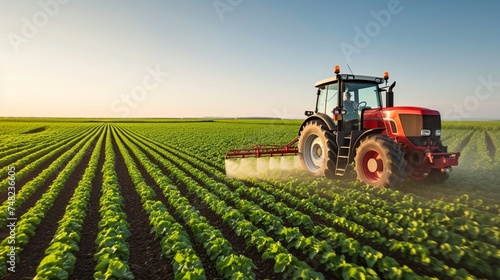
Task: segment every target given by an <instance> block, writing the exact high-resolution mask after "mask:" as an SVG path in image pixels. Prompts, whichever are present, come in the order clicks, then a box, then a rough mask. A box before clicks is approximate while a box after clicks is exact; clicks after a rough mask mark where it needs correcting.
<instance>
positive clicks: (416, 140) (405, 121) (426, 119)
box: [399, 114, 441, 146]
mask: <svg viewBox="0 0 500 280" xmlns="http://www.w3.org/2000/svg"><path fill="white" fill-rule="evenodd" d="M399 119H400V120H401V125H402V126H403V130H404V133H405V135H406V137H407V138H408V139H409V140H410V141H411V142H412V143H413V145H415V146H427V141H428V140H430V144H431V146H434V145H437V144H434V143H438V140H439V136H436V130H438V129H441V116H439V115H437V116H435V115H416V114H400V115H399ZM422 129H428V130H430V131H431V136H430V139H429V137H426V136H421V131H422Z"/></svg>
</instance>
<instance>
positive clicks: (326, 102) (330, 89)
mask: <svg viewBox="0 0 500 280" xmlns="http://www.w3.org/2000/svg"><path fill="white" fill-rule="evenodd" d="M338 92H339V85H338V84H330V85H326V86H324V87H322V88H320V93H319V95H318V107H317V108H316V112H317V113H324V114H330V113H331V112H332V110H333V108H335V107H336V106H337V94H338Z"/></svg>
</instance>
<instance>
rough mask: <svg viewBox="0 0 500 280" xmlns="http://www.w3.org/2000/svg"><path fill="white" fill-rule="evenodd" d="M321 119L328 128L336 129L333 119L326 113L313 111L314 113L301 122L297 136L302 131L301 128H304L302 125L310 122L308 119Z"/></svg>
mask: <svg viewBox="0 0 500 280" xmlns="http://www.w3.org/2000/svg"><path fill="white" fill-rule="evenodd" d="M315 120H316V121H318V120H319V121H322V122H323V123H325V124H326V125H327V126H328V129H329V130H331V131H333V130H337V125H336V124H335V123H334V122H333V119H332V118H331V117H330V116H328V115H327V114H323V113H315V114H314V115H312V116H310V117H308V118H307V119H305V120H304V121H303V122H302V125H301V126H300V128H299V136H300V132H301V131H302V128H304V126H305V125H306V124H307V123H308V122H310V121H315Z"/></svg>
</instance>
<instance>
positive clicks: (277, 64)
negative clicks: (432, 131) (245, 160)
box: [0, 0, 500, 119]
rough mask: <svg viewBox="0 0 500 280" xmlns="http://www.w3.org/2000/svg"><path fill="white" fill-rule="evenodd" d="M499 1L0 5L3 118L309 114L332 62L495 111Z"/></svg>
mask: <svg viewBox="0 0 500 280" xmlns="http://www.w3.org/2000/svg"><path fill="white" fill-rule="evenodd" d="M499 12H500V2H498V1H478V2H473V1H447V2H446V3H444V1H439V2H438V1H410V0H400V1H393V0H391V1H327V0H323V1H305V0H304V1H290V0H288V1H286V0H277V1H264V0H255V1H250V0H216V1H211V0H209V1H200V0H199V1H181V0H177V1H130V0H127V1H117V0H115V1H94V0H93V1H82V0H71V1H70V0H64V1H63V0H37V1H34V0H25V1H2V2H1V3H0V34H1V35H2V36H1V37H0V38H1V39H0V62H1V63H0V116H39V117H204V116H224V117H242V116H261V117H284V118H303V112H304V110H311V109H313V107H314V103H315V89H314V83H315V82H316V81H318V80H320V79H323V78H326V77H329V76H332V75H333V67H334V65H336V64H338V65H340V66H341V69H342V72H349V70H348V68H347V66H346V65H347V63H348V64H349V65H350V66H351V68H352V70H353V71H354V73H356V74H365V75H377V76H379V75H382V73H383V72H384V71H388V72H389V73H390V75H391V80H392V81H394V80H396V81H397V86H396V88H395V92H396V104H398V105H415V106H422V107H429V108H433V109H437V110H440V111H441V113H442V115H443V117H444V118H445V119H450V118H458V119H464V118H500V113H499V109H498V108H499V104H500V71H499V69H500V55H499V50H500V16H499Z"/></svg>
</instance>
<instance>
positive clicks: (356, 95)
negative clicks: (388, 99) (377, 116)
mask: <svg viewBox="0 0 500 280" xmlns="http://www.w3.org/2000/svg"><path fill="white" fill-rule="evenodd" d="M347 96H350V98H349V101H350V102H346V101H344V107H345V109H346V110H347V111H348V112H349V111H350V110H349V109H351V111H352V110H356V109H358V110H363V109H373V108H380V107H381V104H380V95H379V87H378V84H375V83H366V82H346V83H345V91H344V100H347ZM349 106H351V107H353V108H348V107H349Z"/></svg>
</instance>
